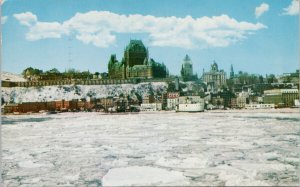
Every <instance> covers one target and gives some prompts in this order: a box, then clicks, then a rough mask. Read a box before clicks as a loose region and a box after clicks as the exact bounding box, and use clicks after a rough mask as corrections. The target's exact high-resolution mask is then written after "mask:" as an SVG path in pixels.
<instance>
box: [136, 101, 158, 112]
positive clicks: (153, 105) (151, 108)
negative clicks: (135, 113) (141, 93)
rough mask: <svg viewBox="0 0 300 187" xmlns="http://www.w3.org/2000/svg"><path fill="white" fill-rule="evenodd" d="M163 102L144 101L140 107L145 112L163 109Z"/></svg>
mask: <svg viewBox="0 0 300 187" xmlns="http://www.w3.org/2000/svg"><path fill="white" fill-rule="evenodd" d="M161 110H162V103H142V104H141V107H140V111H144V112H153V111H161Z"/></svg>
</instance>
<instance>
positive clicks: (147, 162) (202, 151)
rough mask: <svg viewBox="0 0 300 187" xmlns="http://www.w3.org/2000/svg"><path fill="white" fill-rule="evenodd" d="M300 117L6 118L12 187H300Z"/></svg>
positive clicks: (243, 113)
mask: <svg viewBox="0 0 300 187" xmlns="http://www.w3.org/2000/svg"><path fill="white" fill-rule="evenodd" d="M299 114H300V112H299V109H282V110H279V109H276V110H260V111H258V110H253V111H247V110H232V111H210V112H203V113H173V112H153V113H149V114H147V113H143V114H114V115H108V114H102V113H61V114H53V115H42V114H35V115H27V116H26V115H19V116H4V117H3V119H2V121H3V123H4V124H3V125H2V148H3V151H2V156H3V160H2V162H3V164H2V166H3V180H4V181H3V183H4V186H68V185H70V186H101V185H104V186H120V185H121V186H123V185H128V186H130V185H138V186H141V185H158V186H163V185H181V186H182V185H183V186H195V185H198V186H199V185H230V186H232V185H259V186H263V185H273V186H274V185H290V186H291V185H294V186H297V185H298V186H299V184H300V183H299V176H300V171H299V166H300V125H299V124H300V123H299V122H300V115H299Z"/></svg>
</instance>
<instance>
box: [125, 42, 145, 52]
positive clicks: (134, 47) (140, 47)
mask: <svg viewBox="0 0 300 187" xmlns="http://www.w3.org/2000/svg"><path fill="white" fill-rule="evenodd" d="M128 50H129V51H146V47H145V46H144V44H143V42H142V41H141V40H130V43H129V44H128V45H127V47H126V51H128Z"/></svg>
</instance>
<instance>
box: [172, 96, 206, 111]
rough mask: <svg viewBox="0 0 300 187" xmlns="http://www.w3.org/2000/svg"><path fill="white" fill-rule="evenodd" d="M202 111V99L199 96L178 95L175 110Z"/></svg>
mask: <svg viewBox="0 0 300 187" xmlns="http://www.w3.org/2000/svg"><path fill="white" fill-rule="evenodd" d="M201 111H204V99H202V98H201V97H200V96H182V97H179V104H178V107H177V112H201Z"/></svg>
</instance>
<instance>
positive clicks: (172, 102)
mask: <svg viewBox="0 0 300 187" xmlns="http://www.w3.org/2000/svg"><path fill="white" fill-rule="evenodd" d="M178 104H179V92H169V93H168V94H167V109H168V110H175V109H176V106H177V105H178Z"/></svg>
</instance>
